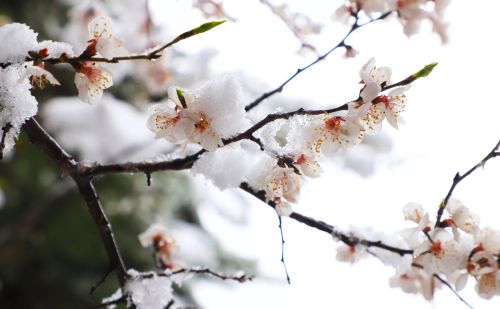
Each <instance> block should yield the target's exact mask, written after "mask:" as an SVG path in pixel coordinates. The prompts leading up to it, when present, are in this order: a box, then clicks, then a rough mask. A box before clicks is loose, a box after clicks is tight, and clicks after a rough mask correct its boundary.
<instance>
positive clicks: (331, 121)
mask: <svg viewBox="0 0 500 309" xmlns="http://www.w3.org/2000/svg"><path fill="white" fill-rule="evenodd" d="M314 125H315V131H316V133H317V137H316V138H315V142H314V149H315V150H316V152H319V151H322V152H323V153H324V154H326V155H332V154H334V153H335V152H336V151H337V150H338V149H339V148H342V147H347V146H351V145H355V144H358V143H360V142H361V140H362V139H363V132H362V131H361V127H360V126H359V125H357V124H356V123H354V122H352V121H350V119H348V118H347V117H342V116H331V117H330V116H327V117H323V118H317V119H316V120H314Z"/></svg>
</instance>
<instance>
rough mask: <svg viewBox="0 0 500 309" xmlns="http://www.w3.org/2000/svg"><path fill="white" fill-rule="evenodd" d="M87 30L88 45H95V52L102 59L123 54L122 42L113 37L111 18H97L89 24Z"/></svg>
mask: <svg viewBox="0 0 500 309" xmlns="http://www.w3.org/2000/svg"><path fill="white" fill-rule="evenodd" d="M88 30H89V38H90V41H89V42H90V44H95V49H96V51H97V52H98V53H99V54H100V55H101V56H103V57H104V58H107V59H111V58H113V57H115V56H120V55H121V56H123V55H124V54H125V49H124V47H123V41H122V40H121V39H118V38H117V37H116V36H115V35H114V32H115V31H114V25H113V21H112V20H111V18H109V17H107V16H97V17H96V18H94V19H93V20H92V21H91V22H90V23H89V25H88Z"/></svg>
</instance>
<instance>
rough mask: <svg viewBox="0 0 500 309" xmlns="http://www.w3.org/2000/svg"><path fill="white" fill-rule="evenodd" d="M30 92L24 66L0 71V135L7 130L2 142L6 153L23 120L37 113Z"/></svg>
mask: <svg viewBox="0 0 500 309" xmlns="http://www.w3.org/2000/svg"><path fill="white" fill-rule="evenodd" d="M30 90H31V84H30V81H29V76H28V73H27V69H26V68H25V67H24V66H21V65H11V66H9V67H7V68H5V69H0V129H1V131H2V132H1V134H3V133H4V132H3V130H8V131H7V134H6V137H5V141H4V142H5V143H4V146H5V151H6V152H8V151H9V150H10V149H12V147H13V145H14V143H15V140H16V139H17V136H18V134H19V131H20V129H21V126H22V125H23V124H24V122H25V120H26V119H28V118H29V117H32V116H34V115H36V113H37V111H38V106H37V105H38V102H37V101H36V99H35V98H34V97H33V96H32V95H31V92H30ZM8 125H10V128H9V126H8Z"/></svg>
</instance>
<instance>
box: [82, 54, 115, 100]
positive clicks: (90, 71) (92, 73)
mask: <svg viewBox="0 0 500 309" xmlns="http://www.w3.org/2000/svg"><path fill="white" fill-rule="evenodd" d="M75 85H76V88H77V89H78V95H79V96H80V99H81V100H82V101H84V102H87V103H89V104H95V103H97V102H99V101H100V100H101V97H102V92H103V90H104V89H107V88H109V87H111V86H113V78H112V77H111V74H110V73H109V72H108V71H107V70H106V69H104V68H102V67H101V66H99V65H98V64H97V63H95V62H89V61H83V62H81V64H80V65H78V66H77V68H76V74H75Z"/></svg>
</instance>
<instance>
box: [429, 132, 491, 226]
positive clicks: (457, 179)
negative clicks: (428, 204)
mask: <svg viewBox="0 0 500 309" xmlns="http://www.w3.org/2000/svg"><path fill="white" fill-rule="evenodd" d="M499 148H500V140H499V141H498V143H497V144H496V145H495V147H493V149H492V150H491V151H490V152H489V153H488V154H487V155H486V156H485V157H484V158H483V159H482V160H481V161H480V162H479V163H477V164H476V165H474V166H473V167H471V168H470V169H469V170H468V171H467V172H465V174H463V175H460V173H458V172H457V173H456V174H455V177H453V183H452V184H451V187H450V189H449V190H448V193H447V194H446V196H445V198H444V200H443V201H442V202H441V204H440V205H439V209H438V211H437V214H436V225H435V227H439V226H440V223H441V217H442V216H443V212H444V210H445V208H446V206H447V205H448V201H449V200H450V198H451V195H452V194H453V191H454V190H455V187H456V186H457V185H458V184H459V183H460V182H461V181H462V180H464V179H465V178H466V177H467V176H469V175H470V174H472V173H473V172H474V171H475V170H476V169H478V168H479V167H484V165H485V164H486V162H487V161H488V160H489V159H492V158H494V157H498V156H500V151H498V149H499Z"/></svg>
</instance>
